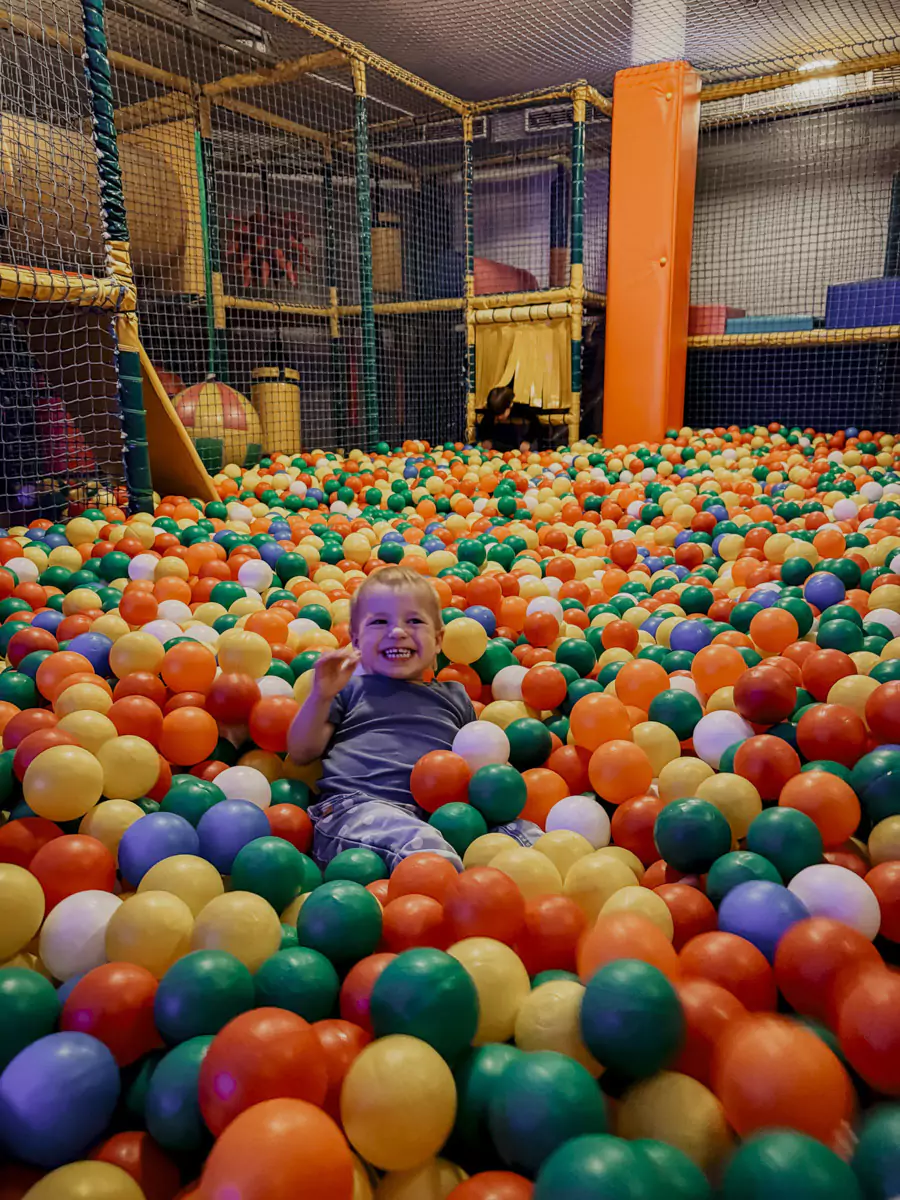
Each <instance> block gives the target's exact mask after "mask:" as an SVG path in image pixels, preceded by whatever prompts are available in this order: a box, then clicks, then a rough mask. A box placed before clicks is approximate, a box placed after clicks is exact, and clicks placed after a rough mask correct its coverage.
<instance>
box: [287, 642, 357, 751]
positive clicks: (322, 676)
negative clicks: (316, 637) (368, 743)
mask: <svg viewBox="0 0 900 1200" xmlns="http://www.w3.org/2000/svg"><path fill="white" fill-rule="evenodd" d="M358 662H359V655H358V654H357V652H356V651H355V650H353V649H352V648H350V647H348V648H347V649H345V650H330V651H327V652H326V653H325V654H323V655H322V656H321V658H319V659H318V661H317V662H316V666H315V677H314V679H313V685H312V691H311V692H310V693H309V695H308V696H307V697H306V699H305V700H304V701H303V704H302V705H301V707H300V711H299V712H298V713H297V715H296V717H294V720H293V723H292V725H291V728H290V730H289V731H288V741H287V749H288V756H289V757H290V758H291V759H292V760H293V761H294V762H295V763H297V764H298V765H299V766H301V767H302V766H304V765H305V764H306V763H310V762H313V761H314V760H315V759H317V758H321V757H322V755H323V754H324V753H325V749H326V747H327V746H328V743H329V742H330V741H331V736H332V734H333V733H334V726H333V725H332V724H331V722H330V721H329V720H328V713H329V710H330V709H331V702H332V700H334V698H335V696H336V695H337V694H338V692H339V691H340V690H341V688H343V687H344V686H345V685H346V684H347V683H348V682H349V680H350V677H351V676H352V674H353V672H354V670H355V669H356V664H357V663H358Z"/></svg>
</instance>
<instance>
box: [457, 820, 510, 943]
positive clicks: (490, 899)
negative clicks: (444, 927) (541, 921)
mask: <svg viewBox="0 0 900 1200" xmlns="http://www.w3.org/2000/svg"><path fill="white" fill-rule="evenodd" d="M488 836H490V835H488ZM497 836H498V838H501V839H502V841H503V844H504V846H505V845H506V844H507V842H508V839H507V838H505V837H504V836H503V835H502V834H499V835H497ZM474 844H475V843H473V846H474ZM444 913H445V915H446V918H447V922H448V925H449V927H450V929H451V930H452V932H453V938H454V940H455V941H462V940H463V939H465V938H472V937H483V938H494V939H495V940H497V941H501V942H504V943H505V944H507V945H510V944H512V943H514V942H515V941H516V939H517V938H518V937H519V935H520V933H521V932H522V930H523V928H524V925H525V897H524V896H523V895H522V893H521V891H520V890H519V888H518V887H517V885H516V883H515V882H514V881H513V879H512V878H511V877H510V876H509V875H507V874H505V873H504V872H502V871H498V870H496V869H495V868H494V867H482V866H474V867H468V868H467V869H466V870H465V871H464V872H463V873H462V874H461V875H458V876H457V877H456V878H455V879H454V880H453V881H452V882H451V883H450V885H449V887H448V888H447V891H446V893H445V895H444Z"/></svg>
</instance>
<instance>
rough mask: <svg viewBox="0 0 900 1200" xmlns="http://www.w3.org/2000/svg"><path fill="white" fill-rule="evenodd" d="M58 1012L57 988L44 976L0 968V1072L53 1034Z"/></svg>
mask: <svg viewBox="0 0 900 1200" xmlns="http://www.w3.org/2000/svg"><path fill="white" fill-rule="evenodd" d="M59 1013H60V1002H59V998H58V996H57V993H56V989H55V988H54V987H53V984H52V983H51V982H50V981H49V980H48V979H45V978H44V976H43V975H39V974H38V973H37V972H36V971H29V970H26V969H24V968H23V967H3V968H0V1072H2V1071H3V1069H4V1067H5V1066H6V1065H7V1063H8V1062H10V1061H11V1060H12V1059H13V1058H15V1056H16V1055H17V1054H18V1053H19V1051H20V1050H24V1049H25V1047H26V1046H28V1045H30V1044H31V1043H32V1042H36V1041H37V1040H38V1038H42V1037H44V1036H45V1035H47V1034H50V1033H53V1031H54V1029H55V1028H56V1024H57V1021H58V1019H59Z"/></svg>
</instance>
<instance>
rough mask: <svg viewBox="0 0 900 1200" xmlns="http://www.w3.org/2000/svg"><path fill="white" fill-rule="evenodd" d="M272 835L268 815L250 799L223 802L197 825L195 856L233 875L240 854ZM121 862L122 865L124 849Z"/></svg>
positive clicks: (223, 872) (224, 873) (137, 822)
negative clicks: (251, 844)
mask: <svg viewBox="0 0 900 1200" xmlns="http://www.w3.org/2000/svg"><path fill="white" fill-rule="evenodd" d="M180 819H181V818H179V820H180ZM144 820H146V817H145V818H144ZM134 824H135V825H140V821H135V823H134ZM185 824H187V822H185ZM131 828H132V829H133V828H134V825H133V826H131ZM271 832H272V830H271V829H270V827H269V819H268V817H267V816H266V814H265V813H264V812H263V810H262V809H261V808H257V807H256V805H255V804H251V803H250V801H249V800H220V801H219V803H218V804H214V805H213V806H212V808H210V809H207V811H206V812H205V813H204V814H203V816H202V817H201V818H200V820H199V822H198V823H197V835H198V837H199V841H200V849H199V851H197V850H195V851H192V853H194V854H197V853H199V854H200V856H201V858H205V859H206V860H207V862H211V863H212V865H213V866H214V867H215V868H216V870H217V871H221V872H222V874H223V875H230V874H231V867H232V864H233V863H234V860H235V857H236V856H237V853H238V851H239V850H243V848H244V847H245V846H246V845H247V844H248V843H249V842H252V841H255V839H256V838H259V837H268V836H269V835H270V834H271ZM120 845H121V844H120ZM119 861H120V862H121V848H120V851H119Z"/></svg>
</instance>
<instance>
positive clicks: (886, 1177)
mask: <svg viewBox="0 0 900 1200" xmlns="http://www.w3.org/2000/svg"><path fill="white" fill-rule="evenodd" d="M851 1166H852V1167H853V1173H854V1174H855V1176H856V1178H857V1179H858V1180H859V1183H860V1186H861V1188H862V1190H863V1193H864V1195H867V1196H878V1197H886V1196H892V1195H896V1194H897V1188H898V1186H900V1107H898V1106H897V1105H896V1104H884V1105H880V1106H879V1107H878V1108H876V1109H874V1110H873V1111H872V1112H870V1113H867V1114H866V1116H865V1117H864V1118H863V1121H862V1127H861V1129H860V1130H859V1134H858V1140H857V1143H856V1148H855V1150H854V1151H853V1158H852V1160H851Z"/></svg>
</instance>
